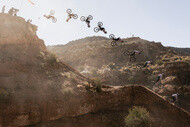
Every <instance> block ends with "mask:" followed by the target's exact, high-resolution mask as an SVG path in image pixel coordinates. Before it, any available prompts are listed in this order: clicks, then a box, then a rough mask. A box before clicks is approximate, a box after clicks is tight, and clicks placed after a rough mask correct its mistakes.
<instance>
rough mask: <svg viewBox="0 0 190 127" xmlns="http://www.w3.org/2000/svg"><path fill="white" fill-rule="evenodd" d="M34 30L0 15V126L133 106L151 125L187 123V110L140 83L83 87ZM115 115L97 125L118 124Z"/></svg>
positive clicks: (39, 122) (16, 126)
mask: <svg viewBox="0 0 190 127" xmlns="http://www.w3.org/2000/svg"><path fill="white" fill-rule="evenodd" d="M36 30H37V27H36V26H34V25H32V24H28V23H27V22H25V20H24V19H23V18H21V17H13V16H10V15H8V14H0V126H2V127H20V126H32V125H36V126H38V125H39V126H41V125H42V126H43V124H46V123H47V122H48V121H54V120H57V119H60V118H68V119H69V118H70V117H76V120H77V121H78V122H80V120H79V119H78V118H77V116H79V117H80V116H81V115H84V114H88V113H91V112H93V113H96V116H94V118H95V119H98V118H99V116H100V115H101V114H98V112H99V111H108V112H109V111H113V112H114V113H115V114H114V113H113V116H115V117H117V115H116V114H118V115H119V114H120V115H124V114H125V115H126V114H127V110H128V108H130V107H132V106H134V105H139V106H144V107H146V108H147V109H148V110H149V112H150V113H151V114H152V118H154V119H153V120H152V121H153V124H155V126H157V125H160V122H161V121H162V123H163V124H162V126H163V127H168V126H173V127H178V126H179V125H183V126H184V127H188V126H189V125H190V123H189V120H190V118H189V113H188V112H186V111H184V110H182V109H180V108H178V107H176V106H174V105H172V104H170V103H169V102H167V101H165V100H163V99H162V98H161V97H160V96H158V95H156V94H155V93H153V92H151V91H149V90H148V89H146V88H145V87H142V86H127V87H108V86H104V87H103V88H102V92H96V91H93V90H92V91H91V90H86V89H85V87H84V86H81V85H83V84H85V82H87V81H89V80H88V79H87V78H86V77H84V76H83V75H81V74H80V73H78V72H77V71H76V70H75V69H73V68H71V67H70V66H68V65H66V64H64V63H63V62H60V61H59V59H57V58H56V57H55V55H54V54H51V53H49V52H48V51H46V47H45V45H44V42H43V41H42V40H40V39H39V38H38V37H37V36H36V34H35V33H36ZM79 86H81V87H79ZM116 109H117V110H116ZM122 110H123V113H121V111H122ZM176 116H177V117H176ZM115 117H113V118H112V117H110V120H112V119H113V120H114V118H115ZM119 118H120V119H117V120H116V122H114V124H110V122H109V121H110V120H107V122H106V123H103V125H110V126H114V125H121V126H123V117H119ZM163 118H164V119H163ZM72 122H73V121H70V122H69V123H68V126H71V125H72ZM83 123H84V124H83ZM85 123H88V122H80V124H81V125H80V126H81V127H82V126H83V125H85ZM99 125H101V124H99ZM52 126H53V125H52ZM75 126H77V125H75ZM96 126H97V124H96V123H94V124H93V127H96Z"/></svg>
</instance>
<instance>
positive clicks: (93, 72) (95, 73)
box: [91, 68, 98, 76]
mask: <svg viewBox="0 0 190 127" xmlns="http://www.w3.org/2000/svg"><path fill="white" fill-rule="evenodd" d="M91 72H92V75H93V76H98V69H96V68H93V69H92V70H91Z"/></svg>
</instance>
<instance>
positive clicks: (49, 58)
mask: <svg viewBox="0 0 190 127" xmlns="http://www.w3.org/2000/svg"><path fill="white" fill-rule="evenodd" d="M46 60H47V62H48V63H50V64H54V63H55V62H57V56H56V55H55V54H53V53H50V54H49V55H48V56H47V57H46Z"/></svg>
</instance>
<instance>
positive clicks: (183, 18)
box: [0, 0, 190, 47]
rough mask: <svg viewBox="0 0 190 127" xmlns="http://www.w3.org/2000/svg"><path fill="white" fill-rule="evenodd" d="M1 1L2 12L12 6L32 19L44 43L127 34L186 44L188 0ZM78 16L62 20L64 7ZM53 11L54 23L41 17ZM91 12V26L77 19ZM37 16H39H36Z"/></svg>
mask: <svg viewBox="0 0 190 127" xmlns="http://www.w3.org/2000/svg"><path fill="white" fill-rule="evenodd" d="M31 1H32V2H34V3H35V5H32V4H30V3H29V2H28V0H1V1H0V7H2V6H3V5H6V11H8V9H10V8H11V7H12V6H13V7H15V8H18V9H20V12H19V14H18V15H19V16H21V17H24V18H25V19H26V20H27V19H33V22H32V23H33V24H35V25H37V26H39V27H38V32H37V34H38V36H39V37H40V38H41V39H43V40H44V41H45V44H46V45H55V44H65V43H67V42H69V41H72V40H75V39H79V38H83V37H86V36H94V35H101V36H106V37H108V36H109V34H111V33H113V34H115V35H116V36H120V37H122V38H127V37H129V36H130V33H132V34H134V35H135V36H139V37H141V38H143V39H146V40H150V41H157V42H162V44H163V45H165V46H177V47H190V0H31ZM67 8H71V9H72V10H73V12H74V13H76V14H78V15H79V18H78V19H77V20H74V19H72V20H71V21H70V22H68V23H67V22H66V21H65V20H66V19H67V13H66V9H67ZM50 10H55V11H56V13H55V17H56V18H57V19H58V21H57V23H55V24H54V23H52V21H51V20H47V19H45V18H44V17H43V15H44V14H49V11H50ZM83 15H84V16H88V15H93V17H94V19H93V20H92V24H91V26H92V27H91V28H87V25H86V24H85V23H84V22H81V21H80V17H81V16H83ZM39 18H40V19H39ZM98 21H102V22H103V23H104V27H105V28H106V29H107V31H108V34H107V35H105V34H103V33H102V32H99V33H98V34H97V33H94V31H93V29H94V27H95V26H96V25H97V22H98Z"/></svg>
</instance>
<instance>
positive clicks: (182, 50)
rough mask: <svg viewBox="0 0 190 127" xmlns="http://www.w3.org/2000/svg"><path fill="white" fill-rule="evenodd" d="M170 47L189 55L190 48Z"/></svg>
mask: <svg viewBox="0 0 190 127" xmlns="http://www.w3.org/2000/svg"><path fill="white" fill-rule="evenodd" d="M170 48H172V49H173V50H174V51H176V52H178V53H182V54H187V55H190V48H176V47H170Z"/></svg>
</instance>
